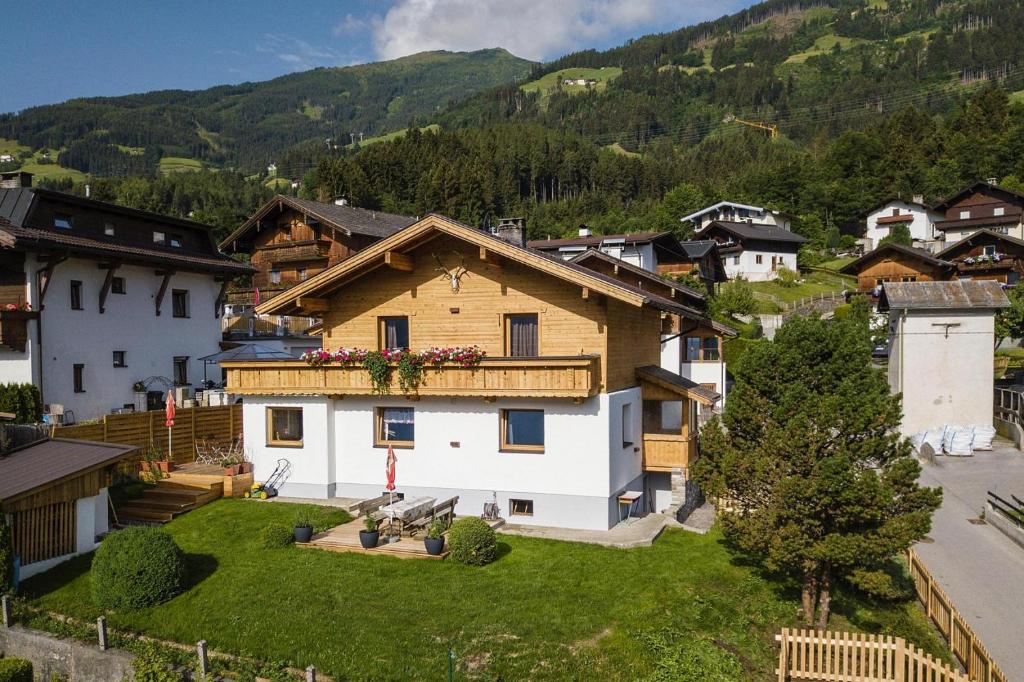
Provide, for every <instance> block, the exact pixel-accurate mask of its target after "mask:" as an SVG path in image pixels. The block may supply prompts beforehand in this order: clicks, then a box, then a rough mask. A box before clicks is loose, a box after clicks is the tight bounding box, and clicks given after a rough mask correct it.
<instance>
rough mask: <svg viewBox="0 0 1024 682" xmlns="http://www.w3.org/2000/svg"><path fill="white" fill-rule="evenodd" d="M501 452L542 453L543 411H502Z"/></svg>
mask: <svg viewBox="0 0 1024 682" xmlns="http://www.w3.org/2000/svg"><path fill="white" fill-rule="evenodd" d="M501 450H502V451H503V452H544V410H511V409H509V410H502V411H501Z"/></svg>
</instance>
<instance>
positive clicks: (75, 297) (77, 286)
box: [71, 279, 82, 310]
mask: <svg viewBox="0 0 1024 682" xmlns="http://www.w3.org/2000/svg"><path fill="white" fill-rule="evenodd" d="M71 309H72V310H82V283H81V282H80V281H78V280H77V279H73V280H71Z"/></svg>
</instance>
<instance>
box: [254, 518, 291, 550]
mask: <svg viewBox="0 0 1024 682" xmlns="http://www.w3.org/2000/svg"><path fill="white" fill-rule="evenodd" d="M294 541H295V535H294V534H293V533H292V529H291V528H289V527H288V526H286V525H284V524H281V523H272V524H270V525H269V526H263V528H261V529H260V547H262V548H263V549H280V548H281V547H287V546H288V545H290V544H292V542H294Z"/></svg>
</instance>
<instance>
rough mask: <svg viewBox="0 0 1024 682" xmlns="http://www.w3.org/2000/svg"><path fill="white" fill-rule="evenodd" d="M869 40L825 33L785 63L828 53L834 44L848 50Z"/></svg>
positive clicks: (801, 60)
mask: <svg viewBox="0 0 1024 682" xmlns="http://www.w3.org/2000/svg"><path fill="white" fill-rule="evenodd" d="M869 42H871V41H869V40H865V39H864V38H848V37H846V36H838V35H836V34H834V33H826V34H825V35H823V36H821V37H820V38H818V39H817V40H815V41H814V45H813V46H811V47H810V48H808V49H806V50H804V51H803V52H798V53H796V54H792V55H790V56H789V57H788V58H787V59H786V62H785V63H787V64H800V63H802V62H805V61H807V60H808V59H810V58H811V57H815V56H817V55H821V54H828V53H829V52H831V51H832V48H833V47H835V46H836V45H838V46H839V49H840V50H843V51H845V50H849V49H850V48H851V47H853V46H854V45H863V44H865V43H869Z"/></svg>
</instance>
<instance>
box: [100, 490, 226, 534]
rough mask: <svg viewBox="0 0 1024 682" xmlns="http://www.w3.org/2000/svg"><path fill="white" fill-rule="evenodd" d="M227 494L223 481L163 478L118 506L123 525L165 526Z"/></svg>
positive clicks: (119, 518) (118, 516) (119, 519)
mask: <svg viewBox="0 0 1024 682" xmlns="http://www.w3.org/2000/svg"><path fill="white" fill-rule="evenodd" d="M223 494H224V485H223V483H220V482H217V483H213V482H211V483H207V484H202V485H198V484H183V483H179V482H176V481H173V480H167V479H163V480H160V481H158V482H157V484H156V485H155V486H154V487H152V488H149V489H147V490H146V491H145V492H144V493H142V495H140V496H139V497H136V498H134V499H131V500H128V501H127V502H125V503H124V504H122V505H121V506H120V507H119V508H118V509H117V520H118V522H120V524H121V525H125V526H131V525H148V526H154V525H161V524H164V523H167V522H168V521H170V520H171V519H173V518H174V517H176V516H178V515H180V514H184V513H185V512H187V511H191V510H193V509H196V508H198V507H201V506H203V505H204V504H207V503H209V502H213V501H214V500H216V499H217V498H219V497H221V496H222V495H223Z"/></svg>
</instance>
